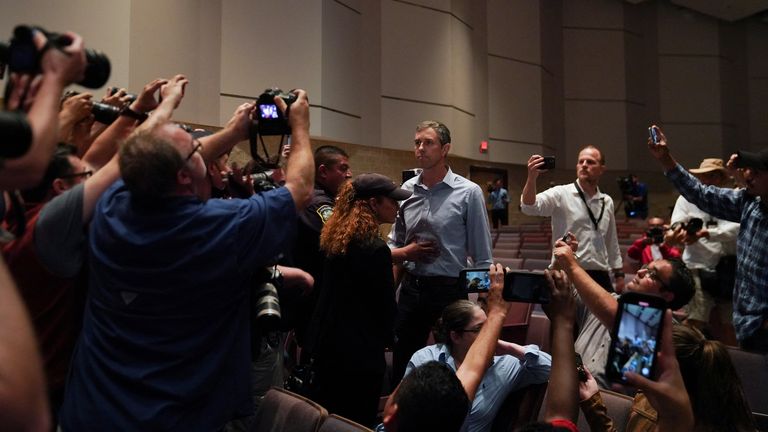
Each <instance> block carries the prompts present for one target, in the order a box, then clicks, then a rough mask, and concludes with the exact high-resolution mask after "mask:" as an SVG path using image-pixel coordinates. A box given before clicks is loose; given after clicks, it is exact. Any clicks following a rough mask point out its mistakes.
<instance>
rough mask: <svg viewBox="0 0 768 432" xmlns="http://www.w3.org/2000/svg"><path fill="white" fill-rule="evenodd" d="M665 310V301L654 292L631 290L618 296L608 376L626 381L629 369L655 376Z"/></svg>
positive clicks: (609, 354) (607, 365) (616, 380)
mask: <svg viewBox="0 0 768 432" xmlns="http://www.w3.org/2000/svg"><path fill="white" fill-rule="evenodd" d="M666 309H667V303H666V301H665V300H664V299H663V298H661V297H659V296H655V295H651V294H643V293H637V292H628V293H626V294H624V295H622V296H621V297H620V298H619V309H618V313H617V314H616V321H615V323H614V331H613V334H612V335H611V336H612V341H611V347H610V351H609V352H608V364H606V366H605V374H606V376H607V377H608V379H610V380H612V381H615V382H620V383H624V382H626V378H625V377H624V373H626V372H633V373H636V374H638V375H641V376H643V377H645V378H647V379H654V377H655V368H656V359H657V355H658V352H659V349H660V345H659V341H660V340H661V339H660V338H661V331H662V327H663V325H662V323H663V320H662V318H663V317H664V311H665V310H666Z"/></svg>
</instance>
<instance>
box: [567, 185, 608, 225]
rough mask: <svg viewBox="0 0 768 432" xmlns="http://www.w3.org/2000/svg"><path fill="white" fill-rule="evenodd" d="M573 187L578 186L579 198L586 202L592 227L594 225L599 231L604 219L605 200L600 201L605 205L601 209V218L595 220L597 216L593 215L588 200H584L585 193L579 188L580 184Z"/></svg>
mask: <svg viewBox="0 0 768 432" xmlns="http://www.w3.org/2000/svg"><path fill="white" fill-rule="evenodd" d="M573 185H574V186H576V190H577V191H578V192H579V197H581V200H582V201H584V205H585V206H587V213H589V220H591V221H592V225H594V227H595V230H598V224H599V223H600V221H601V220H602V219H603V213H605V199H603V198H601V199H600V201H601V202H602V203H603V205H602V207H600V217H598V218H597V219H595V214H594V213H592V209H591V208H589V204H587V199H586V198H584V192H582V191H581V188H580V187H579V184H578V183H577V182H575V181H574V182H573Z"/></svg>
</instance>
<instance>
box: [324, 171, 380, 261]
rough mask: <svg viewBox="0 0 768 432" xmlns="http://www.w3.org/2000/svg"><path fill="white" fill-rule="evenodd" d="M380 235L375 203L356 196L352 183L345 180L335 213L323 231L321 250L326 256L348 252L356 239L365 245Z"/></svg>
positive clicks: (340, 190) (334, 209) (337, 197)
mask: <svg viewBox="0 0 768 432" xmlns="http://www.w3.org/2000/svg"><path fill="white" fill-rule="evenodd" d="M376 199H379V197H377V198H376ZM378 237H379V223H378V221H377V220H376V216H375V215H374V214H373V209H372V208H371V205H370V204H369V203H368V201H367V200H365V199H355V188H353V187H352V182H349V181H348V182H345V183H344V184H343V185H342V186H341V189H339V194H338V195H337V196H336V204H335V205H334V207H333V215H332V216H331V218H330V219H329V220H328V222H326V224H325V226H324V227H323V230H322V231H321V232H320V250H322V251H323V252H325V253H326V255H344V254H346V253H347V248H348V247H349V244H350V243H351V242H352V241H357V242H360V243H363V244H365V243H368V242H371V241H373V240H374V239H376V238H378Z"/></svg>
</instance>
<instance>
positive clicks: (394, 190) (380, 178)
mask: <svg viewBox="0 0 768 432" xmlns="http://www.w3.org/2000/svg"><path fill="white" fill-rule="evenodd" d="M352 187H353V188H354V189H355V199H366V198H371V197H375V196H387V197H390V198H392V199H394V200H397V201H402V200H404V199H406V198H408V197H410V196H411V194H412V192H411V191H407V190H405V189H400V188H399V187H397V185H396V184H395V182H393V181H392V179H390V178H389V177H387V176H385V175H382V174H377V173H367V174H360V175H359V176H357V177H355V179H354V180H352Z"/></svg>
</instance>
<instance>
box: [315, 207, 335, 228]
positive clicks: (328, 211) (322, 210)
mask: <svg viewBox="0 0 768 432" xmlns="http://www.w3.org/2000/svg"><path fill="white" fill-rule="evenodd" d="M332 214H333V206H329V205H328V204H325V205H322V206H320V207H318V209H317V215H318V216H320V220H321V221H323V225H325V223H326V222H328V219H330V218H331V215H332Z"/></svg>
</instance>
